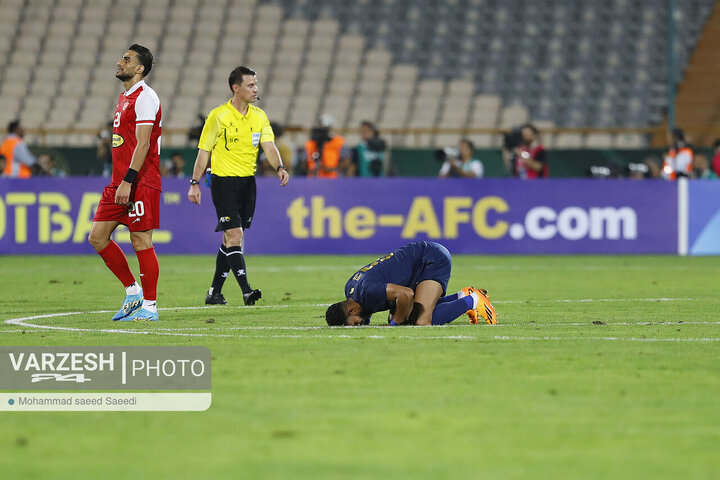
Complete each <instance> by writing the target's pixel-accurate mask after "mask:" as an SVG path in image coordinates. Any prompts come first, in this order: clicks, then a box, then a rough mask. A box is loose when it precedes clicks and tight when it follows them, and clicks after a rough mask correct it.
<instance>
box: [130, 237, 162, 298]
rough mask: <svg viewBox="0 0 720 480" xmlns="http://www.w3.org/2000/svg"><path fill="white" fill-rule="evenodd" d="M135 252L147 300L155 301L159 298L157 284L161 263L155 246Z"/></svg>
mask: <svg viewBox="0 0 720 480" xmlns="http://www.w3.org/2000/svg"><path fill="white" fill-rule="evenodd" d="M135 253H136V255H137V259H138V263H139V264H140V281H141V282H142V287H143V294H144V296H145V300H148V301H151V302H154V301H155V300H156V299H157V284H158V276H159V274H160V265H159V264H158V259H157V255H156V254H155V248H153V247H150V248H146V249H145V250H140V251H138V252H135Z"/></svg>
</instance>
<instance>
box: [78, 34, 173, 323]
mask: <svg viewBox="0 0 720 480" xmlns="http://www.w3.org/2000/svg"><path fill="white" fill-rule="evenodd" d="M152 64H153V55H152V53H150V50H148V49H147V48H145V47H143V46H141V45H137V44H134V45H131V46H130V48H129V49H128V51H127V52H125V54H124V55H123V57H122V59H120V61H119V62H118V63H117V72H116V73H115V76H116V77H117V78H118V79H120V81H122V82H123V85H124V86H125V92H123V93H122V94H120V98H119V99H118V104H117V107H116V108H115V116H114V121H113V138H112V146H113V149H112V163H113V174H112V180H111V181H110V185H108V186H107V187H105V190H104V191H103V195H102V198H101V199H100V203H99V205H98V208H97V211H96V212H95V218H93V224H92V228H91V229H90V235H89V237H88V240H89V241H90V244H91V245H92V246H93V247H94V248H95V250H96V251H97V252H98V254H99V255H100V256H101V257H102V259H103V260H104V261H105V264H106V265H107V266H108V268H109V269H110V271H112V272H113V273H114V274H115V276H116V277H117V278H118V279H119V280H120V281H121V282H122V284H123V285H124V286H125V292H126V296H125V300H124V301H123V305H122V308H121V309H120V311H119V312H118V313H116V314H115V316H114V317H113V320H122V321H139V320H158V313H157V305H156V299H157V281H158V272H159V267H158V260H157V256H156V255H155V249H154V248H153V245H152V233H153V230H154V229H156V228H158V227H159V226H160V169H159V160H160V135H161V130H162V109H161V108H160V99H159V98H158V96H157V94H156V93H155V91H154V90H153V89H152V88H150V87H148V86H147V84H146V83H145V81H144V80H143V79H144V78H145V77H146V76H147V74H148V73H150V70H151V69H152ZM120 224H123V225H125V226H127V227H128V229H129V230H130V241H131V242H132V246H133V249H134V250H135V254H136V255H137V258H138V263H139V264H140V278H141V280H142V288H140V285H138V283H137V282H136V281H135V277H134V276H133V274H132V272H131V271H130V267H129V265H128V262H127V258H126V257H125V254H124V253H123V251H122V249H121V248H120V247H119V246H118V244H117V243H115V242H114V241H113V240H112V239H111V238H110V236H111V235H112V234H113V232H114V231H115V229H116V228H117V227H118V225H120ZM143 290H144V291H143Z"/></svg>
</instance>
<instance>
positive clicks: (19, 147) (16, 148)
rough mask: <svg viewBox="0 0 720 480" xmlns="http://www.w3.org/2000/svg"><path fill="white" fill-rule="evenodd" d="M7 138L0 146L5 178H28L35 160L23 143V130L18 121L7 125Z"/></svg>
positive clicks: (35, 162)
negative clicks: (3, 159)
mask: <svg viewBox="0 0 720 480" xmlns="http://www.w3.org/2000/svg"><path fill="white" fill-rule="evenodd" d="M7 130H8V136H7V137H5V140H3V142H2V144H0V154H2V155H3V156H4V157H5V169H4V170H3V172H4V173H5V176H6V177H11V178H30V177H31V176H32V167H33V166H34V165H35V164H37V159H36V158H35V156H33V154H32V153H30V149H29V148H28V146H27V144H26V143H25V142H23V137H24V136H25V130H24V129H23V127H22V124H21V123H20V120H13V121H12V122H10V123H8V128H7Z"/></svg>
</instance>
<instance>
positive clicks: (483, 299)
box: [462, 287, 498, 325]
mask: <svg viewBox="0 0 720 480" xmlns="http://www.w3.org/2000/svg"><path fill="white" fill-rule="evenodd" d="M462 292H463V293H464V294H465V295H470V294H471V293H473V292H475V293H477V296H478V299H479V300H480V301H479V302H478V306H477V308H476V309H475V310H468V311H467V312H465V314H466V315H467V316H468V317H470V323H472V324H476V323H478V322H479V321H480V317H482V318H483V319H484V320H485V323H487V324H488V325H497V323H498V321H497V313H496V312H495V307H493V304H492V303H490V297H488V294H487V290H485V289H484V288H475V287H465V288H463V289H462Z"/></svg>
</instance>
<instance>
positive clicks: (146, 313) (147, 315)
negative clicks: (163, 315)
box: [120, 308, 160, 322]
mask: <svg viewBox="0 0 720 480" xmlns="http://www.w3.org/2000/svg"><path fill="white" fill-rule="evenodd" d="M158 320H160V316H159V315H158V313H157V312H151V311H150V310H147V309H145V308H141V309H139V310H136V311H135V312H133V313H131V314H130V315H128V316H127V317H125V318H122V319H120V321H121V322H157V321H158Z"/></svg>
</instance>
